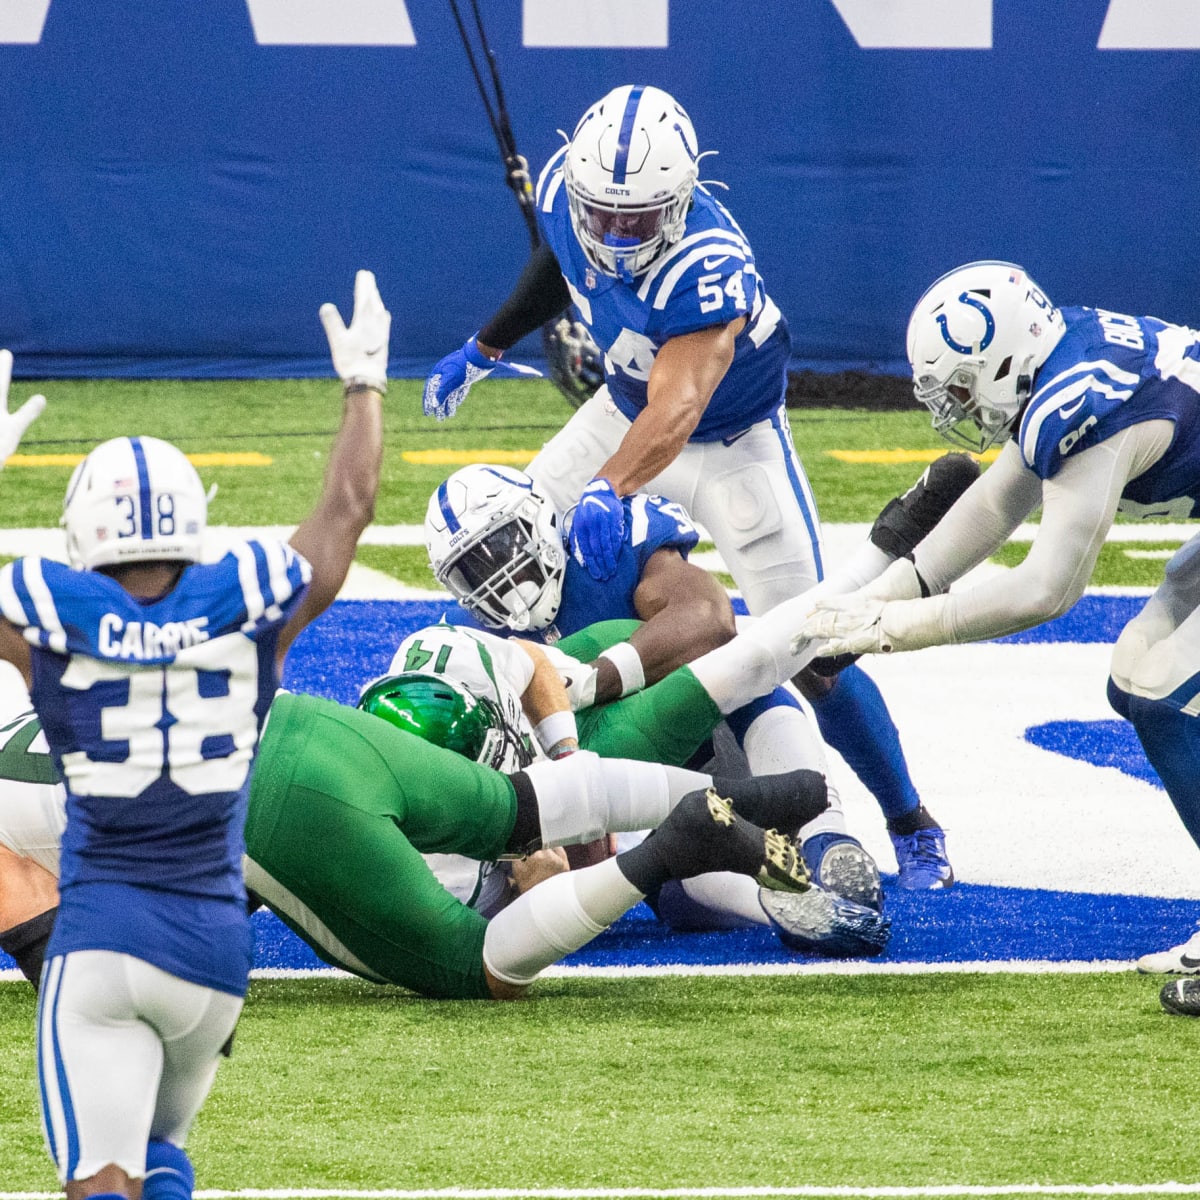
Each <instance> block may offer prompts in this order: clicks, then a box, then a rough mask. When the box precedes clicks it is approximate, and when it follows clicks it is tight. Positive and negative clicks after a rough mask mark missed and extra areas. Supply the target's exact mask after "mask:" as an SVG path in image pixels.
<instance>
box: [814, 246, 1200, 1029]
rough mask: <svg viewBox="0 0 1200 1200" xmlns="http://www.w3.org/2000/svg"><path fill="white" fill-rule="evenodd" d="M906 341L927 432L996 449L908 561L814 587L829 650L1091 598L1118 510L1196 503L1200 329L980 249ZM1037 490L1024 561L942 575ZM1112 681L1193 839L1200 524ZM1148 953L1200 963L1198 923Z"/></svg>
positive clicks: (928, 636) (1019, 517)
mask: <svg viewBox="0 0 1200 1200" xmlns="http://www.w3.org/2000/svg"><path fill="white" fill-rule="evenodd" d="M908 358H909V362H910V363H911V365H912V370H913V379H914V382H915V387H916V397H917V399H918V400H919V401H920V402H921V403H922V404H924V405H925V406H926V407H927V408H928V409H929V410H930V412H931V413H932V414H933V424H934V428H935V429H937V430H938V431H939V432H940V433H942V434H943V435H945V436H946V437H947V438H949V439H950V440H951V441H955V442H958V443H959V444H962V445H966V446H968V447H970V448H971V449H973V450H976V451H982V450H986V449H987V448H988V447H989V446H992V445H1002V449H1001V451H1000V456H999V458H998V459H997V460H996V462H995V464H994V465H993V466H992V467H991V468H990V469H989V470H988V471H986V472H985V473H984V475H983V476H982V477H981V478H980V480H979V482H978V483H976V484H975V485H974V486H973V487H972V488H970V489H969V490H968V491H967V492H966V493H964V495H963V496H962V498H961V499H960V500H959V501H958V502H957V503H956V504H955V505H954V506H953V507H952V508H951V509H950V511H949V512H948V513H947V514H946V515H945V517H943V518H942V520H941V522H940V523H939V524H938V525H937V527H936V528H935V529H934V530H933V532H932V533H930V534H929V535H928V536H927V537H926V538H925V539H924V541H922V542H921V544H920V545H919V546H918V547H917V548H916V550H915V551H914V553H913V554H912V555H911V556H910V557H909V558H907V559H900V560H898V561H897V562H895V563H894V564H893V565H892V566H891V567H889V568H888V570H887V571H885V572H884V573H883V574H882V575H881V576H880V577H879V578H878V579H877V580H876V581H874V582H873V583H870V584H868V585H867V586H866V587H864V588H862V589H861V590H859V591H857V592H853V593H850V594H847V595H843V596H835V597H829V598H826V599H825V600H824V601H823V602H822V603H821V605H820V606H819V608H818V611H817V612H815V613H814V615H813V616H812V617H811V618H810V619H809V620H808V621H807V622H806V623H805V624H804V626H803V628H802V630H801V633H802V635H803V636H804V637H807V638H816V639H828V642H827V645H826V647H825V649H826V650H827V651H828V652H830V653H833V654H840V653H845V652H852V653H878V652H890V651H898V650H918V649H920V648H922V647H924V646H934V645H940V644H944V643H951V642H968V641H976V640H980V639H984V638H992V637H999V636H1001V635H1004V634H1010V633H1014V632H1015V631H1017V630H1020V629H1028V628H1030V627H1031V626H1033V625H1038V624H1040V623H1041V622H1043V621H1048V620H1050V619H1051V618H1053V617H1057V616H1061V615H1062V614H1063V613H1065V612H1066V611H1067V610H1068V609H1069V608H1070V607H1071V606H1072V605H1073V604H1074V603H1075V602H1076V601H1077V600H1078V599H1079V598H1080V596H1081V595H1082V594H1083V590H1084V588H1085V587H1086V586H1087V582H1088V580H1089V579H1090V578H1091V575H1092V569H1093V567H1094V566H1095V563H1096V558H1097V556H1098V555H1099V553H1100V548H1101V546H1102V545H1103V544H1104V540H1105V537H1106V535H1107V533H1108V530H1109V528H1110V526H1111V525H1112V522H1113V520H1114V518H1115V517H1116V515H1117V513H1124V514H1126V515H1128V516H1132V517H1139V518H1146V517H1166V516H1170V517H1174V518H1176V519H1186V518H1190V517H1195V516H1196V515H1197V505H1198V504H1200V332H1197V331H1196V330H1194V329H1188V328H1186V327H1184V326H1181V325H1171V324H1168V323H1167V322H1165V321H1161V320H1158V319H1156V318H1154V317H1133V316H1127V315H1125V314H1123V313H1115V312H1108V311H1106V310H1104V309H1098V308H1063V309H1061V310H1060V309H1058V308H1056V307H1055V306H1054V305H1053V304H1052V303H1051V302H1050V301H1049V299H1047V297H1046V295H1045V294H1044V293H1043V292H1042V290H1041V289H1040V288H1039V287H1038V286H1037V284H1035V283H1034V282H1033V280H1032V279H1030V278H1029V276H1028V275H1027V274H1026V272H1025V271H1024V269H1023V268H1021V267H1019V266H1016V265H1014V264H1012V263H1005V262H975V263H968V264H967V265H966V266H963V267H959V268H957V269H955V270H953V271H951V272H949V274H947V275H944V276H942V277H941V278H940V279H938V280H937V281H936V282H935V283H934V284H933V285H932V286H931V287H930V288H929V290H928V291H927V292H926V293H925V295H924V296H923V297H922V298H921V299H920V300H919V301H918V303H917V306H916V308H915V310H914V311H913V314H912V318H911V320H910V321H909V326H908ZM1038 505H1041V508H1042V516H1041V523H1040V524H1039V526H1038V531H1037V535H1036V537H1035V538H1034V541H1033V546H1032V548H1031V550H1030V552H1029V554H1028V556H1027V557H1026V558H1025V559H1024V561H1023V562H1022V563H1021V564H1020V565H1019V566H1017V567H1015V568H1014V569H1013V570H1012V571H1009V572H1007V573H1005V574H1003V575H1001V576H994V577H991V578H989V579H987V580H984V581H982V582H980V583H978V584H976V585H975V586H974V587H970V588H966V589H963V590H959V591H955V592H947V590H946V589H947V588H948V587H949V586H950V584H951V583H952V582H954V581H955V580H956V579H959V578H960V577H961V576H962V575H964V574H965V573H966V572H967V571H969V570H970V569H971V568H972V567H974V566H975V565H976V564H978V563H979V562H981V561H982V560H983V559H984V558H985V557H986V556H987V555H989V554H991V553H992V552H993V551H994V550H995V549H996V548H997V547H999V546H1000V545H1001V544H1003V542H1004V541H1005V539H1007V538H1008V536H1009V535H1010V534H1011V533H1012V532H1013V530H1014V529H1016V527H1017V526H1018V525H1019V524H1020V523H1021V521H1023V520H1024V519H1025V518H1026V517H1027V516H1028V515H1029V514H1030V513H1031V512H1033V510H1034V509H1035V508H1037V506H1038ZM1108 695H1109V699H1110V701H1111V702H1112V705H1113V707H1114V708H1115V709H1116V710H1117V712H1118V713H1120V714H1121V715H1122V716H1123V717H1126V718H1127V719H1128V720H1130V721H1131V722H1132V723H1133V726H1134V728H1135V729H1136V730H1137V734H1138V737H1139V739H1140V740H1141V743H1142V746H1143V748H1144V749H1145V751H1146V757H1147V758H1148V759H1149V760H1150V763H1151V765H1152V766H1153V767H1154V768H1155V770H1156V771H1157V772H1158V774H1159V776H1160V778H1161V779H1162V781H1163V784H1164V785H1165V787H1166V789H1167V794H1168V795H1169V796H1170V798H1171V801H1172V802H1173V803H1174V805H1175V808H1176V811H1177V812H1178V813H1179V816H1180V819H1181V820H1182V821H1183V823H1184V825H1185V827H1186V828H1187V830H1188V832H1189V833H1190V834H1191V836H1192V838H1193V839H1194V840H1195V841H1196V842H1197V843H1198V844H1200V535H1197V537H1194V538H1193V539H1192V540H1191V541H1189V542H1188V543H1186V544H1185V545H1184V546H1183V547H1182V548H1181V549H1180V550H1179V551H1178V552H1177V553H1176V555H1175V556H1174V557H1173V558H1172V559H1171V560H1170V562H1169V563H1168V564H1167V568H1166V578H1165V579H1164V581H1163V583H1162V585H1161V586H1160V587H1159V588H1158V590H1157V591H1156V592H1155V593H1154V595H1153V596H1152V597H1151V598H1150V600H1149V602H1148V603H1147V604H1146V607H1145V608H1144V609H1143V610H1142V611H1141V613H1139V614H1138V616H1136V617H1135V618H1134V619H1133V620H1132V621H1130V622H1129V624H1127V625H1126V626H1125V628H1124V630H1122V632H1121V635H1120V637H1119V638H1118V639H1117V644H1116V647H1115V649H1114V651H1113V657H1112V673H1111V677H1110V679H1109V684H1108ZM1138 968H1139V970H1142V971H1146V972H1171V973H1178V974H1188V975H1192V976H1200V933H1198V934H1195V935H1193V936H1192V938H1191V939H1190V940H1188V941H1186V942H1184V943H1182V944H1181V945H1178V946H1175V947H1172V948H1171V949H1169V950H1166V951H1163V952H1161V953H1155V954H1147V955H1145V956H1144V957H1143V958H1141V959H1140V960H1139V961H1138ZM1162 999H1163V1004H1164V1006H1166V1007H1168V1008H1169V1009H1170V1010H1171V1011H1173V1012H1187V1013H1190V1014H1192V1015H1200V978H1190V979H1183V980H1177V981H1173V982H1169V983H1168V984H1167V985H1166V986H1165V987H1164V988H1163V994H1162Z"/></svg>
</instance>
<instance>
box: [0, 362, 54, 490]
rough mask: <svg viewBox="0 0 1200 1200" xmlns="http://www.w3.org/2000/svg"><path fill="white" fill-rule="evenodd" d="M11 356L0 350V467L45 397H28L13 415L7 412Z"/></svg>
mask: <svg viewBox="0 0 1200 1200" xmlns="http://www.w3.org/2000/svg"><path fill="white" fill-rule="evenodd" d="M12 369H13V356H12V351H11V350H0V467H3V466H4V460H5V459H6V458H8V456H9V455H10V454H12V452H13V451H14V450H16V448H17V446H18V445H20V442H21V439H22V438H23V437H24V436H25V430H27V429H28V428H29V427H30V425H32V424H33V423H34V421H36V420H37V419H38V417H39V416H41V414H42V409H43V408H45V407H46V397H45V396H30V397H29V399H28V400H26V401H25V403H24V404H22V405H21V407H20V408H18V409H17V411H16V412H15V413H10V412H9V411H8V386H9V384H10V383H12Z"/></svg>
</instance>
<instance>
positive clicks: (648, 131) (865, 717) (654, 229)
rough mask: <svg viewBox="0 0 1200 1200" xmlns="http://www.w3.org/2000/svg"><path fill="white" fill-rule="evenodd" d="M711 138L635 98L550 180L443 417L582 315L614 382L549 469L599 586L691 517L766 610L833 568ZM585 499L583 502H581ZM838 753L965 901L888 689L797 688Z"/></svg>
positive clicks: (545, 461)
mask: <svg viewBox="0 0 1200 1200" xmlns="http://www.w3.org/2000/svg"><path fill="white" fill-rule="evenodd" d="M702 157H703V154H701V152H700V150H699V144H698V142H697V139H696V133H695V130H694V129H693V128H692V123H691V121H690V119H689V118H688V115H687V113H686V112H685V111H684V109H683V108H682V106H681V105H680V104H679V103H678V102H677V101H676V100H675V99H674V98H673V97H671V96H670V95H668V94H667V93H666V92H664V91H662V90H661V89H660V88H656V87H648V86H624V87H618V88H615V89H614V90H613V91H611V92H609V93H608V95H606V96H605V97H604V98H603V99H602V100H600V101H599V102H598V103H597V104H595V105H593V106H592V107H591V108H590V109H588V111H587V112H586V113H585V114H584V115H583V117H582V119H581V120H580V121H579V124H578V125H577V126H576V127H575V132H574V134H573V136H572V137H571V139H570V141H569V142H568V143H567V145H565V146H563V147H562V149H560V150H559V151H558V153H557V154H555V155H554V156H553V157H552V158H551V160H550V161H549V163H548V164H547V165H546V167H545V169H544V170H543V172H542V174H541V177H540V178H539V180H538V185H537V212H538V219H539V223H540V227H541V230H542V234H543V238H544V241H543V244H542V246H541V247H540V248H539V249H537V250H535V251H534V254H533V256H532V257H531V258H530V260H529V263H528V265H527V266H526V268H525V271H524V273H523V274H522V276H521V279H520V281H519V282H518V284H517V286H516V288H515V290H514V291H513V293H512V295H511V296H510V297H509V298H508V300H507V301H506V302H505V303H504V305H503V306H502V307H501V308H500V310H499V311H498V312H497V313H496V314H495V315H494V316H493V317H492V318H491V320H489V321H488V322H487V324H486V325H484V327H483V328H482V329H481V330H480V331H479V333H478V334H477V335H476V336H475V337H472V338H470V339H469V340H468V341H467V343H466V344H465V345H464V346H463V347H462V348H461V349H460V350H456V351H454V352H453V353H452V354H450V355H447V356H446V357H445V358H443V359H442V360H441V361H440V362H439V363H438V364H437V366H436V367H435V368H434V370H433V372H432V374H431V375H430V377H429V379H428V380H427V382H426V386H425V412H426V413H427V414H431V415H436V416H437V417H438V418H439V419H442V418H445V417H448V416H451V415H452V414H453V413H454V412H455V411H456V410H457V408H458V406H459V405H460V404H461V403H462V401H463V399H464V398H465V396H466V394H467V392H468V391H469V390H470V388H471V387H472V386H473V385H474V384H475V383H476V382H478V381H479V380H481V379H484V378H487V377H488V376H503V375H512V374H516V373H520V372H521V371H528V368H521V367H517V366H514V365H511V364H508V363H505V362H504V361H503V359H502V354H503V352H504V351H505V350H507V349H508V348H509V347H511V346H513V345H514V344H515V343H516V342H517V341H518V340H519V339H520V338H522V337H523V336H525V335H526V334H528V333H531V332H532V331H533V330H535V329H537V328H539V326H541V325H542V324H544V323H545V322H546V321H548V320H549V319H551V318H552V317H554V316H556V315H557V314H559V313H560V312H562V311H563V310H564V309H565V308H567V307H568V306H570V305H574V306H575V308H576V310H577V311H578V312H579V314H580V317H581V319H582V321H583V324H584V325H585V326H586V327H587V329H588V331H589V332H590V334H591V336H592V338H593V340H594V341H595V342H596V344H597V346H598V347H599V348H600V350H601V351H602V352H603V357H604V370H605V382H604V386H603V387H602V388H601V389H600V390H599V391H598V392H597V393H596V394H595V396H593V397H592V398H591V399H590V400H589V401H587V403H585V404H584V405H583V406H582V407H581V408H580V409H579V410H578V411H577V412H576V413H575V414H574V416H573V417H572V418H571V419H570V421H568V422H567V424H566V426H565V427H564V428H563V430H562V431H561V432H560V433H558V434H557V435H555V436H554V437H553V438H551V440H550V441H549V442H547V443H546V445H545V447H544V448H543V449H542V451H541V453H540V454H538V456H537V457H536V458H535V459H534V460H533V462H532V463H531V464H530V466H529V474H530V475H531V476H533V478H534V479H536V480H537V481H538V483H539V484H540V485H541V486H542V488H543V489H544V490H545V492H546V494H547V495H548V496H549V497H550V499H551V501H552V502H553V503H554V505H555V506H556V507H557V508H558V510H559V511H560V512H566V511H567V509H569V508H571V507H572V506H573V505H575V504H576V502H578V503H579V507H578V509H577V511H576V514H575V519H574V522H573V524H572V526H571V534H570V549H571V552H572V553H573V554H574V555H576V556H577V558H578V559H579V561H580V562H581V563H582V564H583V565H584V566H586V568H587V570H588V571H589V572H590V573H591V574H592V575H593V577H595V578H596V579H597V580H604V579H606V578H608V577H609V576H611V574H612V573H613V572H614V571H615V570H616V567H617V557H618V554H619V552H620V547H621V544H622V537H623V533H624V526H625V521H626V511H625V507H624V504H623V503H622V501H623V499H624V498H625V497H626V496H629V495H632V494H633V493H634V492H638V491H647V492H653V493H656V494H658V495H662V496H665V497H666V498H667V499H669V500H673V501H675V502H677V503H679V504H682V505H683V506H684V507H685V508H686V509H687V510H688V512H690V513H691V514H692V516H693V517H694V518H695V519H696V520H697V521H699V522H700V523H701V524H702V525H703V526H704V527H705V529H706V530H708V532H709V533H710V534H711V536H712V538H713V540H714V542H715V543H716V546H717V549H718V550H719V551H720V552H721V555H722V557H723V558H724V560H725V562H726V563H727V564H728V567H729V570H730V573H731V574H732V575H733V577H734V579H735V580H736V581H737V585H738V587H739V588H740V590H741V592H742V595H743V596H744V597H745V599H746V603H747V605H748V606H749V609H750V611H751V612H752V613H755V614H758V613H761V612H764V611H765V610H766V609H768V608H771V607H774V606H775V605H778V604H780V603H781V602H783V601H785V600H787V599H789V598H791V597H793V596H796V595H798V594H800V593H801V592H803V591H805V590H806V589H807V588H809V587H811V586H812V585H813V584H815V583H816V582H817V581H818V580H819V579H820V578H821V577H822V574H823V572H824V564H823V561H822V548H821V537H820V522H819V519H818V516H817V509H816V505H815V503H814V502H813V498H812V494H811V491H810V489H809V485H808V480H807V478H806V476H805V473H804V468H803V467H802V466H801V463H800V459H799V457H798V456H797V454H796V450H795V447H794V446H793V444H792V436H791V430H790V427H789V425H788V421H787V416H786V413H785V411H784V394H785V390H786V385H787V364H788V357H789V355H790V353H791V339H790V336H789V334H788V330H787V324H786V322H785V321H784V319H783V316H782V314H781V313H780V311H779V309H778V307H777V306H776V305H775V303H774V301H772V300H771V298H770V296H768V295H767V292H766V288H765V287H764V285H763V281H762V278H761V277H760V275H759V273H758V268H757V265H756V263H755V258H754V253H753V251H752V250H751V248H750V244H749V242H748V241H747V239H746V236H745V234H744V233H743V232H742V230H741V228H740V227H739V226H738V224H737V222H736V221H735V220H734V219H733V217H732V216H731V215H730V214H729V212H728V210H727V209H726V208H725V207H724V205H722V204H721V203H720V201H719V200H717V198H716V197H715V196H714V195H713V193H712V192H711V191H710V190H709V189H708V188H707V187H705V186H704V184H703V183H701V182H699V168H698V164H699V160H700V159H701V158H702ZM581 497H582V498H581ZM797 682H798V683H799V684H801V686H802V688H803V690H804V691H805V694H806V695H807V696H808V698H809V699H810V700H811V701H812V703H813V705H814V709H815V711H816V715H817V720H818V722H819V724H820V727H821V732H822V734H823V736H824V737H825V740H826V741H827V742H828V743H829V744H830V745H831V746H834V747H835V748H836V749H837V750H838V751H839V752H840V753H841V754H842V756H843V758H845V759H846V761H847V762H848V763H849V764H850V765H851V767H852V768H853V769H854V771H855V773H856V774H858V775H859V776H860V778H862V779H863V782H864V783H865V784H866V785H867V787H868V788H869V789H870V790H871V792H872V793H873V794H874V796H875V797H876V799H877V800H878V801H879V804H880V807H881V808H882V809H883V812H884V815H885V816H886V817H887V819H888V824H889V829H890V831H891V834H892V841H893V844H894V846H895V849H896V854H897V859H898V862H899V866H900V883H901V886H903V887H913V888H926V887H948V886H949V885H950V884H951V883H952V882H953V878H954V876H953V872H952V870H951V867H950V862H949V859H948V858H947V856H946V847H945V837H944V835H943V832H942V830H941V828H940V827H939V826H938V824H937V822H936V821H935V820H934V819H933V817H932V816H931V815H930V814H929V813H928V811H927V810H926V809H925V808H924V807H923V806H922V804H921V801H920V797H919V795H918V793H917V790H916V788H915V787H914V785H913V783H912V780H911V778H910V777H909V774H908V767H907V764H906V763H905V760H904V754H903V751H902V749H901V746H900V740H899V736H898V734H897V732H896V728H895V725H894V724H893V722H892V720H891V716H890V714H889V713H888V710H887V706H886V704H885V703H884V700H883V697H882V696H881V695H880V693H879V689H878V688H877V687H876V686H875V684H874V683H873V681H872V680H871V679H870V677H869V676H868V675H867V674H866V672H865V671H863V670H862V669H861V668H859V667H851V668H849V669H847V670H845V671H843V672H842V673H841V674H840V675H839V676H838V677H837V678H836V680H835V681H831V680H829V679H824V680H822V679H820V678H818V677H816V676H814V675H811V674H810V675H807V676H805V677H804V678H803V679H801V680H798V681H797Z"/></svg>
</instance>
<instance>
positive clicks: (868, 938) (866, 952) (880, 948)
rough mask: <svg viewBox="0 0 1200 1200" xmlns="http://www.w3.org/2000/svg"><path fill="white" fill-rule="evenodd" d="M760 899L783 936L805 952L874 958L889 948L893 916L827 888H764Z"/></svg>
mask: <svg viewBox="0 0 1200 1200" xmlns="http://www.w3.org/2000/svg"><path fill="white" fill-rule="evenodd" d="M758 902H759V903H760V904H761V905H762V909H763V912H765V913H766V914H767V919H768V920H769V921H770V922H771V928H772V929H773V930H774V931H775V933H776V936H777V937H778V938H779V940H780V941H781V942H782V943H783V944H784V945H785V946H786V947H787V948H788V949H789V950H796V951H799V952H800V953H802V954H821V955H824V956H825V957H827V958H870V957H872V956H873V955H876V954H882V953H883V952H884V951H885V950H886V949H887V944H888V940H889V938H890V937H891V935H892V922H891V920H890V918H888V917H885V916H884V915H883V914H882V913H880V912H877V911H876V910H875V909H873V908H868V907H867V906H866V905H865V904H856V903H855V902H854V901H853V900H847V899H846V898H845V897H844V896H837V895H834V893H833V892H829V891H826V890H825V889H824V888H818V887H813V888H809V890H808V891H806V892H798V893H797V892H773V891H768V890H767V889H765V888H760V889H759V892H758Z"/></svg>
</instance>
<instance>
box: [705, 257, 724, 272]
mask: <svg viewBox="0 0 1200 1200" xmlns="http://www.w3.org/2000/svg"><path fill="white" fill-rule="evenodd" d="M728 261H729V255H728V254H722V255H721V257H720V258H706V259H705V260H704V269H705V270H706V271H711V270H712V269H713V267H719V266H720V265H721V264H722V263H723V262H728Z"/></svg>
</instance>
